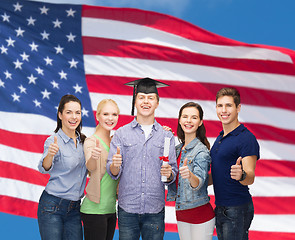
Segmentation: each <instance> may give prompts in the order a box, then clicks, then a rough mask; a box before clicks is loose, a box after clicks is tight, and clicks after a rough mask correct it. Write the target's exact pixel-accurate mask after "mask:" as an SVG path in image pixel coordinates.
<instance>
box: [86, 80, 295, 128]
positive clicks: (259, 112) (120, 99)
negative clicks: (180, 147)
mask: <svg viewBox="0 0 295 240" xmlns="http://www.w3.org/2000/svg"><path fill="white" fill-rule="evenodd" d="M294 85H295V84H294ZM130 92H132V89H131V88H130ZM104 98H111V99H113V100H115V101H116V102H117V104H118V106H119V108H120V113H121V114H123V115H130V111H131V106H132V97H131V96H126V95H115V94H114V95H113V94H100V93H90V99H91V103H92V109H93V110H96V106H97V103H98V102H99V101H101V100H102V99H104ZM188 101H196V102H198V103H199V104H200V105H201V106H202V108H203V110H204V120H212V121H219V120H218V118H217V115H216V110H215V106H216V104H215V101H204V100H194V99H173V98H161V97H160V104H159V107H158V108H157V109H156V112H155V115H156V117H163V118H177V116H178V111H179V109H180V108H181V106H182V105H184V104H185V103H187V102H188ZM135 110H136V109H135ZM274 112H275V114H274ZM293 119H295V111H290V110H285V109H279V108H270V107H261V106H253V105H247V104H243V105H242V110H241V112H240V113H239V120H240V121H241V122H247V123H258V124H263V125H270V126H274V127H277V128H282V129H287V130H293V131H294V130H295V125H294V121H293Z"/></svg>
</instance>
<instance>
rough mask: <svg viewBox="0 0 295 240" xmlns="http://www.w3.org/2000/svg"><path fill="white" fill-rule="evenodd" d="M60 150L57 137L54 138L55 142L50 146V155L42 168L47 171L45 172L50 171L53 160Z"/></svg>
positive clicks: (44, 160)
mask: <svg viewBox="0 0 295 240" xmlns="http://www.w3.org/2000/svg"><path fill="white" fill-rule="evenodd" d="M58 150H59V147H58V145H57V136H54V142H53V143H51V144H50V145H49V147H48V153H47V155H46V157H45V158H44V159H43V162H42V167H43V168H44V169H45V171H48V170H49V169H50V168H51V166H52V161H53V158H54V156H55V154H56V153H57V152H58Z"/></svg>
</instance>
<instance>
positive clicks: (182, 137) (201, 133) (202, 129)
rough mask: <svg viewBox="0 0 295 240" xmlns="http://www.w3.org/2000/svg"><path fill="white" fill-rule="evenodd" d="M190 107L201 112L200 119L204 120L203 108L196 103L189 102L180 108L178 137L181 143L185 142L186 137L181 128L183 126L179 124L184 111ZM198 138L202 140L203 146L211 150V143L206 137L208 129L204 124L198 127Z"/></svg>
mask: <svg viewBox="0 0 295 240" xmlns="http://www.w3.org/2000/svg"><path fill="white" fill-rule="evenodd" d="M188 107H194V108H196V109H197V110H198V111H199V117H200V119H201V120H203V115H204V112H203V109H202V107H201V106H200V105H199V104H197V103H195V102H188V103H186V104H184V105H183V106H182V107H181V108H180V110H179V114H178V125H177V137H178V139H179V141H180V142H181V143H184V142H185V135H184V131H183V130H182V128H181V126H180V124H179V120H180V118H181V115H182V111H183V109H185V108H188ZM196 137H197V138H198V139H200V141H201V142H202V143H203V144H205V145H206V147H207V148H208V149H209V150H210V143H209V141H208V139H207V137H206V128H205V126H204V123H202V125H201V126H199V127H198V130H197V132H196Z"/></svg>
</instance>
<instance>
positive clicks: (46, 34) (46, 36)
mask: <svg viewBox="0 0 295 240" xmlns="http://www.w3.org/2000/svg"><path fill="white" fill-rule="evenodd" d="M40 34H41V36H42V40H44V39H47V40H49V35H50V34H49V33H47V32H46V31H45V30H44V31H43V33H40Z"/></svg>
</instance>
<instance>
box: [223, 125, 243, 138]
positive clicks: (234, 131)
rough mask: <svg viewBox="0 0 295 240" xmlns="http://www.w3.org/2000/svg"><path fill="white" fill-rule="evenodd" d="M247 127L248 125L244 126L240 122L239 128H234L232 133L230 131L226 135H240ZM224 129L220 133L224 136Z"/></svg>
mask: <svg viewBox="0 0 295 240" xmlns="http://www.w3.org/2000/svg"><path fill="white" fill-rule="evenodd" d="M245 129H246V127H245V126H244V124H242V123H241V124H240V125H239V126H238V127H237V128H235V129H234V130H232V131H231V132H230V133H228V134H227V135H226V136H228V135H234V136H237V135H239V134H240V133H241V132H243V131H244V130H245ZM223 134H224V131H223V130H222V131H221V132H220V133H219V135H221V136H223Z"/></svg>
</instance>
